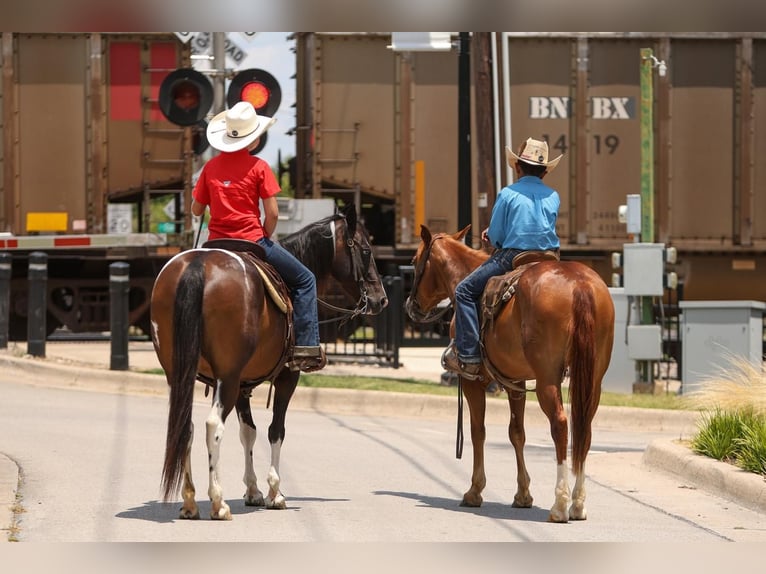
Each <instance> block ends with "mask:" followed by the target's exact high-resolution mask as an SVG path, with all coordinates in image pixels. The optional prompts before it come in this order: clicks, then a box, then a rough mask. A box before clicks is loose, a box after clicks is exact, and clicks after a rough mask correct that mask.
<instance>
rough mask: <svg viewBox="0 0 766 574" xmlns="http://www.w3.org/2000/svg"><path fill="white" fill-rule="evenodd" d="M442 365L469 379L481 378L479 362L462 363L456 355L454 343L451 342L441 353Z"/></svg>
mask: <svg viewBox="0 0 766 574" xmlns="http://www.w3.org/2000/svg"><path fill="white" fill-rule="evenodd" d="M442 367H443V368H444V369H446V370H447V371H450V372H452V373H456V374H457V375H459V376H461V377H463V378H464V379H467V380H469V381H477V380H482V376H481V374H480V371H481V363H464V362H463V361H461V360H460V359H459V358H458V356H457V349H456V348H455V345H454V344H451V345H450V346H449V347H447V349H446V350H445V351H444V353H442Z"/></svg>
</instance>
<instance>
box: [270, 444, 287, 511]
mask: <svg viewBox="0 0 766 574" xmlns="http://www.w3.org/2000/svg"><path fill="white" fill-rule="evenodd" d="M281 452H282V441H281V440H278V441H277V442H275V443H273V444H272V445H271V468H269V476H268V478H267V479H266V481H267V482H268V483H269V495H268V497H267V498H266V506H267V507H268V508H285V506H286V503H285V497H284V496H282V493H281V492H279V455H280V454H281Z"/></svg>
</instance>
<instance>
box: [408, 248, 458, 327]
mask: <svg viewBox="0 0 766 574" xmlns="http://www.w3.org/2000/svg"><path fill="white" fill-rule="evenodd" d="M442 237H443V236H441V235H439V236H437V237H433V238H431V242H430V243H429V244H428V247H426V249H425V251H424V253H423V257H421V258H420V259H419V260H418V265H417V267H415V276H414V278H413V279H412V287H411V288H410V299H411V300H412V301H413V302H415V304H416V305H417V306H418V311H419V310H420V304H419V303H418V302H417V292H418V288H419V287H420V282H421V281H422V280H423V272H424V270H425V267H426V262H427V261H428V258H429V257H430V256H431V248H432V247H433V245H434V243H435V242H436V240H438V239H442ZM451 308H452V300H451V299H450V304H449V305H447V306H445V307H443V308H442V309H439V310H438V311H436V312H433V310H432V313H431V314H428V315H423V317H422V318H419V319H418V321H417V322H418V323H421V324H423V325H430V324H431V323H436V322H437V321H439V320H441V318H442V317H444V315H446V314H447V312H448V311H449V310H450V309H451Z"/></svg>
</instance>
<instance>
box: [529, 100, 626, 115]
mask: <svg viewBox="0 0 766 574" xmlns="http://www.w3.org/2000/svg"><path fill="white" fill-rule="evenodd" d="M571 115H572V103H571V99H570V98H569V97H568V96H562V97H557V96H551V97H546V96H531V97H530V98H529V118H530V119H533V120H554V119H567V118H569V117H570V116H571ZM590 116H591V118H593V119H594V120H630V119H633V118H635V117H636V101H635V98H633V97H614V98H612V97H604V96H594V97H592V98H591V99H590Z"/></svg>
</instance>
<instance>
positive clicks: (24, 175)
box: [0, 32, 193, 340]
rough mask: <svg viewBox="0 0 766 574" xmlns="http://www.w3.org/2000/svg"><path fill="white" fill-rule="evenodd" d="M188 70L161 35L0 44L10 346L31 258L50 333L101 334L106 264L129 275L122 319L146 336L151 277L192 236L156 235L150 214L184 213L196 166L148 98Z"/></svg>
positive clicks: (186, 139)
mask: <svg viewBox="0 0 766 574" xmlns="http://www.w3.org/2000/svg"><path fill="white" fill-rule="evenodd" d="M189 62H190V53H189V49H188V47H186V46H185V45H184V44H182V43H181V42H180V41H179V40H178V39H177V38H176V37H175V36H174V35H173V34H170V33H166V34H140V35H132V34H99V33H90V34H84V33H83V34H26V33H11V32H4V33H2V59H1V60H0V63H1V65H2V77H1V78H0V101H1V102H2V114H1V115H0V129H1V131H2V137H1V138H0V173H1V174H2V177H0V231H1V232H2V233H0V252H3V253H6V254H10V258H11V262H12V278H11V291H10V302H9V319H10V326H9V335H10V338H11V339H16V340H19V339H24V338H25V337H26V330H27V313H28V302H27V291H28V284H27V279H26V277H27V268H28V258H29V255H30V253H32V252H43V253H45V254H46V255H47V263H48V268H47V277H48V279H47V290H48V305H47V322H46V326H47V329H48V331H49V332H51V331H53V330H54V329H55V328H57V327H59V326H66V327H67V328H69V329H70V330H71V331H73V332H85V331H104V330H108V329H109V314H108V309H109V284H108V281H109V264H110V263H112V262H115V261H123V262H127V263H128V264H129V265H130V269H129V272H130V321H131V323H132V324H134V325H139V326H142V327H143V328H144V329H147V328H148V317H149V313H148V307H149V295H150V292H151V287H152V284H153V282H154V278H155V276H156V274H157V272H158V270H159V269H160V268H161V266H162V265H163V264H164V262H165V261H167V259H168V258H169V257H170V256H171V255H172V254H173V253H175V252H177V251H179V249H180V248H182V247H183V242H184V238H185V237H186V236H187V235H188V233H187V234H185V232H184V230H187V229H189V228H190V220H189V216H188V214H187V215H186V216H180V217H179V219H178V220H177V221H174V222H172V223H171V225H172V228H171V229H169V231H171V232H178V233H173V234H171V235H167V234H165V233H158V232H157V231H158V229H157V225H156V223H155V222H153V221H152V216H151V211H150V209H149V206H150V203H151V200H152V199H153V198H156V197H161V196H167V198H168V203H169V204H173V205H174V206H175V207H176V209H175V210H174V213H177V214H180V213H182V209H181V205H183V204H184V200H185V201H186V203H185V205H188V200H189V197H190V193H191V191H190V182H191V171H192V156H193V154H192V153H191V146H192V141H191V140H192V130H191V129H188V128H181V127H179V126H176V125H174V124H171V123H170V122H169V121H167V120H166V119H165V117H164V116H163V114H162V113H160V111H159V109H158V107H157V97H158V91H159V87H160V84H161V82H162V80H163V79H164V78H165V76H167V74H168V73H169V72H170V71H172V70H174V69H176V68H179V67H181V66H188V65H189ZM166 231H168V230H166ZM173 238H175V239H176V241H173ZM6 257H7V255H6Z"/></svg>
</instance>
